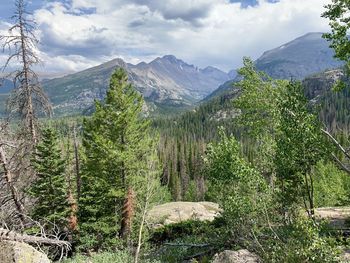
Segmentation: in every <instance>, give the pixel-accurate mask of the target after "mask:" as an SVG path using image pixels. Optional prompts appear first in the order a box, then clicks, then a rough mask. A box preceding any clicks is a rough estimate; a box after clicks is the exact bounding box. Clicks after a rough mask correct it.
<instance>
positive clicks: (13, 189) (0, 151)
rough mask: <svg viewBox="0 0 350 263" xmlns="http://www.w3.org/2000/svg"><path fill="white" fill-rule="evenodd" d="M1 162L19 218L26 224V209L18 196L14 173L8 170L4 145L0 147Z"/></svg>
mask: <svg viewBox="0 0 350 263" xmlns="http://www.w3.org/2000/svg"><path fill="white" fill-rule="evenodd" d="M0 162H1V165H2V169H3V170H4V173H5V179H6V183H7V186H8V188H9V190H10V192H11V197H12V200H13V202H14V203H15V206H16V210H17V213H18V216H19V218H20V220H21V222H22V224H24V222H25V217H24V214H25V213H24V207H23V204H22V203H21V201H20V198H19V196H18V191H17V188H16V186H15V185H14V184H13V175H12V172H11V171H10V169H9V168H8V162H7V157H6V153H5V150H4V147H3V145H0Z"/></svg>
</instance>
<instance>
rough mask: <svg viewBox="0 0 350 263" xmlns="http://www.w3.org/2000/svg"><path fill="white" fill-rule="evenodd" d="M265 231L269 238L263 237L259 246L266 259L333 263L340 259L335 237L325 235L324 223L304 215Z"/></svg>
mask: <svg viewBox="0 0 350 263" xmlns="http://www.w3.org/2000/svg"><path fill="white" fill-rule="evenodd" d="M271 229H272V228H271ZM266 234H267V235H265V236H266V237H268V238H267V239H265V240H264V239H262V241H261V245H262V249H261V250H260V255H261V257H262V258H263V260H264V262H271V263H274V262H276V263H279V262H284V263H295V262H315V263H332V262H339V260H340V259H339V250H338V248H337V243H336V240H335V239H334V238H332V237H329V236H326V235H322V231H321V227H320V226H316V225H315V222H314V221H312V220H310V219H308V218H306V217H304V216H300V217H298V218H296V220H295V221H294V222H293V223H291V224H288V225H283V226H280V227H277V228H274V229H273V232H272V230H271V231H270V232H269V233H266Z"/></svg>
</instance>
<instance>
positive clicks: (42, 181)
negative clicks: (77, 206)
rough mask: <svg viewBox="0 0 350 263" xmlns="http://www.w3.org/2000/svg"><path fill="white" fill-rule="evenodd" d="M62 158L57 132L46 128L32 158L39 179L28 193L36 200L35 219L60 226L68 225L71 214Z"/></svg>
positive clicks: (32, 212) (32, 213)
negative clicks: (69, 213) (69, 214)
mask: <svg viewBox="0 0 350 263" xmlns="http://www.w3.org/2000/svg"><path fill="white" fill-rule="evenodd" d="M61 156H62V152H61V150H60V148H59V146H58V136H57V134H56V132H55V131H54V130H53V129H52V128H46V129H44V130H43V131H42V138H41V141H40V143H39V144H38V145H37V146H36V151H35V152H34V157H33V159H32V166H33V168H34V170H35V172H36V175H37V178H36V180H35V181H34V182H33V183H32V184H31V186H30V189H29V191H28V192H29V194H30V195H31V196H32V197H34V198H35V202H34V207H33V210H32V211H31V216H32V218H33V219H35V220H40V221H43V222H44V223H49V222H50V223H55V224H56V225H58V226H60V227H62V226H65V225H66V219H67V216H68V212H69V206H68V199H67V198H68V197H67V183H66V180H65V161H64V160H63V159H62V157H61Z"/></svg>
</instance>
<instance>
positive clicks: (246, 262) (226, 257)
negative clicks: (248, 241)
mask: <svg viewBox="0 0 350 263" xmlns="http://www.w3.org/2000/svg"><path fill="white" fill-rule="evenodd" d="M259 262H261V261H260V259H259V257H258V256H257V255H255V254H254V253H251V252H249V251H248V250H246V249H241V250H238V251H231V250H225V251H223V252H221V253H219V254H216V255H215V256H214V260H213V263H259Z"/></svg>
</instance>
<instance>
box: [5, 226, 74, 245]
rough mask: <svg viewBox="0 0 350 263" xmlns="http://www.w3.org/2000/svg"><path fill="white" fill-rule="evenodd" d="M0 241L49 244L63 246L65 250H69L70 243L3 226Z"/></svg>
mask: <svg viewBox="0 0 350 263" xmlns="http://www.w3.org/2000/svg"><path fill="white" fill-rule="evenodd" d="M0 241H17V242H24V243H29V244H42V245H51V246H58V247H65V248H66V249H67V250H70V248H71V244H70V243H69V242H68V241H64V240H59V239H54V238H46V237H40V236H31V235H27V234H21V233H17V232H15V231H12V230H8V229H4V228H0Z"/></svg>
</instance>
